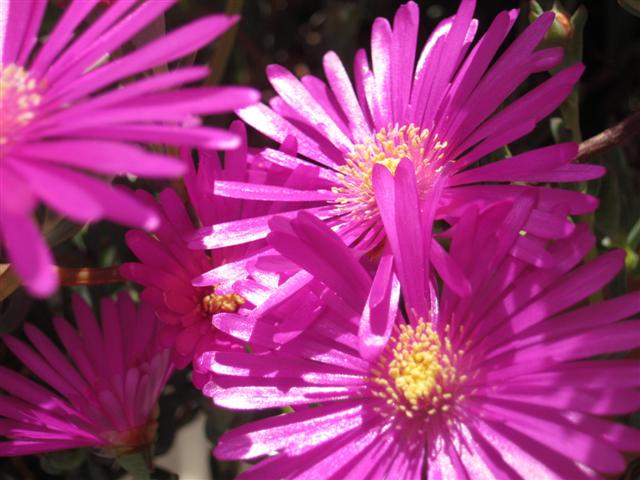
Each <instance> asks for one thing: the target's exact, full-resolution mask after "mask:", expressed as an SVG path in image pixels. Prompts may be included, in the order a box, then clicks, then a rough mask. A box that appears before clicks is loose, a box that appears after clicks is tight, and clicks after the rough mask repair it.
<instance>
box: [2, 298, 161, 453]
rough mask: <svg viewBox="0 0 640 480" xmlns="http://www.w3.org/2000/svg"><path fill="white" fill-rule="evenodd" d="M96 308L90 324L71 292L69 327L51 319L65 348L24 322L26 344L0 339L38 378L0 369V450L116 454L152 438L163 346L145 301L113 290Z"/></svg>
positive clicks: (87, 313)
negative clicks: (91, 450) (93, 450)
mask: <svg viewBox="0 0 640 480" xmlns="http://www.w3.org/2000/svg"><path fill="white" fill-rule="evenodd" d="M100 310H101V321H100V322H98V321H97V320H96V318H95V316H94V315H93V313H92V311H91V308H90V307H89V306H88V305H87V304H86V303H85V302H84V301H83V300H82V299H81V298H80V297H78V296H76V297H74V298H73V311H74V314H75V322H76V325H77V328H74V327H72V326H71V325H70V324H69V323H68V322H67V321H66V320H65V319H63V318H61V317H58V318H55V319H54V322H53V324H54V328H55V331H56V333H57V335H58V338H59V339H60V341H61V342H62V345H63V346H64V350H66V354H65V353H64V350H61V349H60V348H59V347H58V346H56V345H55V344H54V343H53V342H52V341H51V340H50V339H49V338H48V337H47V336H46V335H45V334H44V333H43V332H42V331H40V330H39V329H38V328H36V327H35V326H33V325H29V324H28V325H26V326H25V328H24V332H25V334H26V336H27V338H28V342H27V341H22V340H19V339H17V338H15V337H11V336H6V337H4V338H3V340H4V342H5V344H6V346H7V347H8V348H9V350H11V351H12V352H13V353H14V354H15V355H16V356H17V357H18V358H19V359H20V361H21V362H22V363H23V364H24V366H25V367H26V368H27V369H28V370H30V371H31V372H33V374H34V375H35V376H37V377H39V379H40V380H41V382H39V383H37V382H35V381H34V380H31V379H30V378H27V377H26V376H23V375H20V374H18V373H16V372H14V371H13V370H10V369H8V368H5V367H0V385H1V386H0V391H2V394H1V395H0V436H2V437H5V438H4V439H3V440H1V441H0V455H1V456H13V455H28V454H32V453H43V452H51V451H56V450H63V449H68V448H80V447H92V448H96V449H100V451H101V454H104V455H111V456H117V455H124V454H128V453H133V452H135V451H138V450H140V449H144V448H147V447H149V446H150V445H151V444H152V443H153V441H154V438H155V432H156V416H157V413H158V412H157V406H156V404H157V401H158V397H159V396H160V392H161V391H162V389H163V388H164V385H165V383H166V381H167V379H168V378H169V375H170V374H171V372H172V369H173V366H172V363H171V351H170V350H169V349H167V348H163V347H162V346H160V344H159V342H158V326H159V322H158V320H157V318H156V316H155V314H154V313H153V310H152V308H151V307H150V306H148V305H145V304H141V305H139V306H136V305H135V304H134V303H133V302H132V301H131V299H130V298H129V296H128V295H126V294H121V295H119V296H118V299H117V300H116V301H113V300H111V299H108V298H105V299H103V300H102V303H101V305H100Z"/></svg>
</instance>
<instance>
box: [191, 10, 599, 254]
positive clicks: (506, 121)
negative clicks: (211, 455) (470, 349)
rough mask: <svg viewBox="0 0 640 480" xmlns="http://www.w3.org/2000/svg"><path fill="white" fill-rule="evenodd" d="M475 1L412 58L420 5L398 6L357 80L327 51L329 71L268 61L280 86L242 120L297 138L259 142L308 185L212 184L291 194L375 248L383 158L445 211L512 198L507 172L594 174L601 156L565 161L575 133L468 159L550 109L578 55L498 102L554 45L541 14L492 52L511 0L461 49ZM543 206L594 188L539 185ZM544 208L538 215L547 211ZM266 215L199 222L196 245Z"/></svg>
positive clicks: (562, 94)
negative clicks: (406, 171)
mask: <svg viewBox="0 0 640 480" xmlns="http://www.w3.org/2000/svg"><path fill="white" fill-rule="evenodd" d="M474 6H475V2H474V1H472V0H463V1H462V2H461V4H460V7H459V10H458V12H457V14H456V15H455V16H454V17H452V18H449V19H446V20H444V21H443V22H442V23H441V24H440V25H439V26H438V27H437V28H436V29H435V31H434V32H433V33H432V34H431V37H430V38H429V39H428V41H427V42H426V44H425V45H424V47H423V48H422V51H421V53H420V55H419V57H418V60H417V62H416V58H415V57H416V52H417V50H416V47H417V36H418V23H419V22H418V20H419V9H418V7H417V5H416V4H415V3H413V2H409V3H407V4H405V5H403V6H401V7H400V8H399V9H398V11H397V13H396V15H395V18H394V21H393V26H392V25H391V24H390V23H389V22H388V21H387V20H386V19H384V18H378V19H376V21H375V22H374V24H373V29H372V36H371V62H372V63H371V65H370V63H369V60H368V59H367V54H366V52H365V51H364V50H360V51H359V52H358V53H357V55H356V57H355V64H354V75H355V78H354V82H353V83H352V81H351V80H350V78H349V77H348V75H347V73H346V69H345V67H344V66H343V64H342V63H341V61H340V59H339V58H338V56H337V55H336V54H335V53H334V52H329V53H327V54H326V55H325V57H324V63H323V66H324V71H325V75H326V78H327V82H328V83H325V82H323V81H322V80H321V79H319V78H317V77H314V76H311V75H309V76H305V77H303V78H302V79H301V80H298V79H297V78H295V76H294V75H293V74H291V73H290V72H288V71H287V70H286V69H285V68H283V67H281V66H278V65H271V66H269V67H268V68H267V76H268V78H269V80H270V82H271V85H272V86H273V88H274V90H275V91H276V93H277V96H276V97H274V98H273V99H272V100H271V101H270V107H268V106H266V105H264V104H256V105H254V106H250V107H246V108H243V109H240V110H239V111H238V115H239V116H240V117H241V118H242V119H243V120H244V121H245V122H246V123H248V124H249V125H251V126H252V127H254V128H255V129H257V130H259V131H260V132H262V133H263V134H264V135H266V136H267V137H269V138H271V139H273V140H276V141H279V142H281V141H282V140H283V139H284V138H285V137H286V136H288V135H293V136H295V137H296V138H297V140H298V144H299V151H300V154H301V155H300V156H299V157H298V156H296V157H294V156H291V155H287V154H283V153H282V152H277V151H273V150H266V151H265V153H264V157H265V158H266V159H267V160H269V161H271V162H273V163H275V164H277V165H280V166H281V167H284V168H287V169H291V170H296V169H298V168H306V169H309V170H311V171H312V172H313V174H314V177H315V182H314V184H313V185H311V186H309V187H306V188H304V189H292V188H278V187H277V186H273V185H263V184H251V183H243V184H238V183H236V182H225V181H220V182H217V183H216V191H218V193H219V194H220V195H227V196H229V197H235V198H246V199H262V200H269V201H280V202H283V204H286V202H295V204H296V207H295V208H294V207H289V208H290V209H291V210H295V209H300V206H299V205H300V203H301V202H304V203H303V207H304V206H305V204H306V207H307V208H308V209H309V210H311V209H313V210H312V211H313V213H314V214H315V215H317V216H318V217H320V218H323V219H325V220H326V221H327V222H328V223H329V224H330V225H331V226H332V227H333V228H334V229H335V230H337V231H339V232H340V234H341V236H342V237H343V238H344V239H345V241H346V242H347V243H348V244H350V245H352V246H356V247H357V248H359V249H361V250H364V251H371V250H373V249H376V248H379V247H380V245H381V243H382V242H383V240H384V239H385V234H384V231H383V228H382V221H381V218H380V212H379V206H378V203H377V201H376V198H375V192H374V190H375V189H374V185H373V179H372V173H373V170H374V166H376V165H382V166H384V167H386V168H387V169H388V170H389V171H390V172H391V173H394V172H395V170H396V168H397V166H398V163H399V162H400V161H401V160H403V159H405V158H406V159H409V160H410V161H411V162H412V164H413V168H414V170H415V174H416V176H417V178H418V184H419V194H420V197H421V198H425V197H426V196H428V195H429V192H430V191H432V190H434V189H437V190H441V191H442V194H441V195H440V196H439V197H434V198H433V201H434V202H436V208H437V211H436V216H435V218H436V219H445V220H448V221H453V220H455V219H456V218H457V217H458V216H459V215H460V212H461V211H462V210H463V209H464V207H465V206H466V205H468V204H469V203H472V202H479V203H487V202H491V201H495V199H496V197H498V198H499V199H505V198H513V197H514V196H517V195H519V194H520V193H521V190H522V189H523V188H525V187H522V186H513V185H504V182H515V181H518V182H570V181H576V180H585V179H590V178H594V177H597V176H599V175H601V174H602V173H603V170H602V168H601V167H598V166H593V165H576V164H572V163H571V162H572V161H573V160H574V158H575V156H576V152H577V147H576V145H575V144H560V145H554V146H550V147H545V148H540V149H536V150H532V151H528V152H525V153H522V154H518V155H515V156H513V157H512V158H505V159H503V160H500V161H496V162H493V163H491V164H488V165H484V166H480V167H475V168H473V167H474V165H475V164H476V162H477V161H478V160H479V159H481V158H483V157H484V156H486V155H487V154H489V153H491V152H493V151H495V150H498V149H499V148H501V147H503V146H504V145H507V144H509V143H510V142H513V141H515V140H516V139H518V138H520V137H522V136H524V135H525V134H527V133H529V132H531V131H532V130H533V128H534V126H535V125H536V123H538V122H539V121H540V120H542V119H543V118H544V117H545V116H547V115H548V114H549V113H551V112H552V111H553V110H554V109H556V108H557V107H558V106H559V105H560V104H561V102H562V101H563V100H564V99H565V98H566V96H567V95H568V94H569V92H570V91H571V89H572V88H573V86H574V85H575V83H576V81H577V80H578V78H579V77H580V75H581V73H582V70H583V67H582V66H581V65H576V66H572V67H570V68H567V69H565V70H563V71H561V72H560V73H558V74H557V75H555V76H553V77H552V78H550V79H549V80H547V81H545V82H544V83H542V84H541V85H540V86H539V87H537V88H535V89H533V90H532V91H530V92H528V93H527V94H525V95H524V96H522V97H521V98H519V99H518V100H516V101H514V102H512V103H510V104H508V105H507V106H506V107H505V108H502V109H500V110H498V109H499V107H500V106H501V105H502V104H503V103H504V102H505V101H506V100H507V98H508V97H509V96H510V95H511V94H512V93H513V92H514V91H515V90H516V88H517V87H518V86H519V85H520V84H522V82H523V81H524V80H525V79H526V78H527V77H529V76H530V75H531V74H533V73H536V72H541V71H546V70H548V69H549V68H550V67H551V66H554V65H557V64H558V63H559V62H560V60H561V57H562V50H561V49H544V50H536V47H537V46H538V45H539V43H540V41H541V40H542V38H543V36H544V34H545V32H546V31H547V29H548V28H549V26H550V24H551V22H552V21H553V13H549V14H545V15H542V16H541V17H540V18H539V19H538V20H537V21H536V22H534V23H533V24H532V25H531V26H529V27H528V28H527V29H526V30H525V31H524V32H523V33H522V34H520V35H519V36H518V37H517V39H516V40H515V41H514V42H513V43H512V44H511V45H510V46H509V47H508V48H506V50H505V51H504V53H502V54H500V55H497V52H498V50H499V49H500V48H501V45H502V43H503V41H504V39H505V37H506V36H507V34H508V33H509V31H510V30H511V28H512V27H513V25H514V23H515V20H516V17H517V11H508V12H502V13H501V14H499V15H498V16H497V17H496V19H495V20H494V21H493V22H492V24H491V25H490V26H489V28H488V30H487V31H486V33H485V34H484V35H483V36H482V37H481V38H480V40H479V41H478V42H476V43H475V45H474V46H473V47H471V45H472V42H473V39H474V37H475V35H476V30H477V22H476V21H475V20H474V19H473V18H472V16H473V11H474ZM539 195H540V197H541V202H542V203H543V204H545V205H551V206H552V205H554V204H557V203H566V202H567V201H568V202H569V204H570V212H569V213H571V214H578V213H584V212H586V211H590V210H592V209H594V208H595V205H596V201H595V199H593V198H591V197H587V196H583V195H580V194H574V193H572V192H567V191H564V190H559V189H550V188H544V189H541V192H540V194H539ZM540 215H543V216H545V215H546V216H548V215H549V210H548V209H543V210H541V213H540ZM269 218H270V217H269V216H265V217H263V218H259V219H253V220H252V221H249V220H243V221H239V222H229V223H228V224H226V225H217V226H215V227H213V228H207V227H205V228H203V229H202V230H201V231H200V232H199V235H198V236H197V237H195V238H194V240H193V243H194V245H202V246H205V247H207V248H216V247H221V246H227V245H232V244H236V243H240V242H242V241H246V240H248V239H250V240H253V239H255V238H259V237H260V236H265V235H266V234H267V233H268V231H269V229H268V221H269Z"/></svg>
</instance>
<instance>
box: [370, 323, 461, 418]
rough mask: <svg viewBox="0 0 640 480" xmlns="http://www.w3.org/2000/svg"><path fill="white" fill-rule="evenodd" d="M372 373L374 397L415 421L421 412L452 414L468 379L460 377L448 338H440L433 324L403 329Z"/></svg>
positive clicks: (455, 354) (431, 414) (457, 356)
mask: <svg viewBox="0 0 640 480" xmlns="http://www.w3.org/2000/svg"><path fill="white" fill-rule="evenodd" d="M399 330H400V331H399V333H398V334H397V336H395V337H393V338H392V339H391V340H390V341H389V345H391V348H390V349H389V350H387V351H385V352H383V353H382V355H381V356H380V358H379V359H378V362H377V364H376V366H375V368H373V369H372V370H371V374H372V375H371V381H372V384H373V388H372V394H373V395H374V396H376V397H379V398H381V399H383V400H385V401H386V403H387V405H389V406H391V407H393V408H394V409H395V410H397V411H399V412H402V413H403V414H404V415H406V416H407V417H410V418H412V417H413V416H415V415H418V414H420V412H422V414H423V415H427V416H434V415H436V414H437V413H445V414H446V413H447V412H449V411H450V410H451V409H452V407H453V405H454V404H455V402H456V401H458V400H459V398H460V396H459V395H458V394H457V391H458V390H459V387H460V386H461V384H462V383H464V380H466V376H464V375H462V376H461V375H459V374H458V372H457V370H456V364H457V363H458V361H459V353H462V352H457V353H454V352H453V351H452V350H453V348H452V346H451V342H450V341H449V339H448V338H446V337H445V338H444V339H441V338H440V335H439V334H438V333H437V332H436V331H435V329H434V327H433V325H432V324H431V323H425V322H423V321H420V322H419V323H418V325H417V326H415V327H413V326H411V325H402V326H400V329H399Z"/></svg>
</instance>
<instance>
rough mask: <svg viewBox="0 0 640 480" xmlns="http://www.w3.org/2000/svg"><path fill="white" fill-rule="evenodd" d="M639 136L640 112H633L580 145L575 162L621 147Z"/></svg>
mask: <svg viewBox="0 0 640 480" xmlns="http://www.w3.org/2000/svg"><path fill="white" fill-rule="evenodd" d="M639 135H640V110H637V111H635V112H633V113H632V114H631V115H629V116H628V117H627V118H625V119H624V120H623V121H621V122H620V123H618V124H617V125H614V126H613V127H611V128H607V129H606V130H604V131H603V132H600V133H599V134H597V135H595V136H593V137H591V138H589V139H587V140H585V141H584V142H582V143H581V144H580V149H579V150H578V158H577V161H579V162H581V161H583V160H587V159H588V158H591V157H594V156H596V155H598V154H600V153H602V152H604V151H606V150H609V149H610V148H611V147H614V146H616V145H621V144H623V143H625V142H627V141H629V140H631V139H634V138H638V136H639Z"/></svg>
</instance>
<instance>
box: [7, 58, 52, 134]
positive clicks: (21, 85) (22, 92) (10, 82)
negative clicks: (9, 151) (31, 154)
mask: <svg viewBox="0 0 640 480" xmlns="http://www.w3.org/2000/svg"><path fill="white" fill-rule="evenodd" d="M43 90H44V84H43V83H42V82H40V83H38V82H37V81H36V79H35V78H33V77H32V76H31V75H30V74H29V72H28V71H27V70H25V69H24V68H22V67H19V66H17V65H16V64H14V63H10V64H9V65H7V66H6V67H5V66H4V65H2V64H0V107H1V108H0V112H1V113H0V146H5V145H7V144H9V143H11V141H12V140H14V139H15V138H16V137H17V136H18V134H19V131H20V130H21V129H22V128H23V127H24V126H25V125H27V124H28V123H29V122H31V120H33V118H34V117H35V115H36V113H37V110H38V106H39V105H40V102H41V101H42V93H43Z"/></svg>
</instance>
